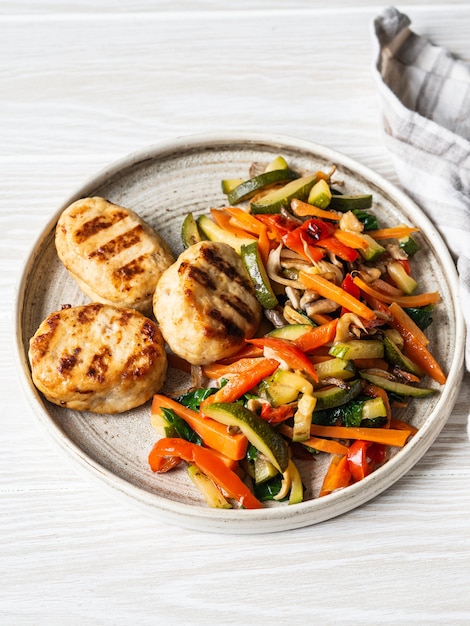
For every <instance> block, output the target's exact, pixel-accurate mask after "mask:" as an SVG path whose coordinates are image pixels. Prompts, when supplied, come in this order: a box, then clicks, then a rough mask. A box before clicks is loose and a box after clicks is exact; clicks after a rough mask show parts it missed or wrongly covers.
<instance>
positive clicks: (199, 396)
mask: <svg viewBox="0 0 470 626" xmlns="http://www.w3.org/2000/svg"><path fill="white" fill-rule="evenodd" d="M216 391H217V388H216V387H209V388H208V389H204V388H202V389H195V390H194V391H189V392H188V393H185V394H183V395H182V396H180V397H179V398H178V402H180V403H181V404H183V405H184V406H186V407H188V409H193V411H199V407H200V405H201V402H202V401H203V400H205V399H206V398H208V397H209V396H211V395H212V394H214V393H215V392H216Z"/></svg>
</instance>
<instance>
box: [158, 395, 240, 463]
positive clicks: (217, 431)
mask: <svg viewBox="0 0 470 626" xmlns="http://www.w3.org/2000/svg"><path fill="white" fill-rule="evenodd" d="M162 408H166V409H172V410H173V411H174V412H175V413H176V414H177V415H178V416H179V417H181V418H182V419H184V421H185V422H187V423H188V424H189V425H190V426H191V428H193V429H194V430H195V431H196V432H197V434H198V435H199V436H200V437H201V438H202V440H203V441H204V443H205V444H206V445H207V446H208V447H209V448H214V450H217V451H218V452H220V453H222V454H223V455H225V456H227V457H228V458H229V459H233V460H234V461H239V460H240V459H243V457H244V456H245V454H246V449H247V446H248V440H247V438H246V437H245V436H244V435H242V434H237V435H231V434H230V433H229V432H228V430H227V427H226V426H224V425H223V424H221V423H220V422H216V421H215V420H213V419H211V418H209V417H203V416H202V415H200V414H199V413H198V412H197V411H193V410H192V409H189V408H188V407H185V406H183V405H182V404H180V403H179V402H176V400H172V399H171V398H167V397H166V396H163V395H159V394H156V395H154V397H153V401H152V413H153V414H155V413H158V412H159V411H160V409H162Z"/></svg>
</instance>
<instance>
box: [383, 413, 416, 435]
mask: <svg viewBox="0 0 470 626" xmlns="http://www.w3.org/2000/svg"><path fill="white" fill-rule="evenodd" d="M390 427H391V428H395V430H408V431H409V432H410V434H411V435H416V433H417V432H418V429H417V428H415V427H414V426H412V425H411V424H408V423H407V422H403V421H402V420H399V419H397V418H396V417H392V419H391V421H390Z"/></svg>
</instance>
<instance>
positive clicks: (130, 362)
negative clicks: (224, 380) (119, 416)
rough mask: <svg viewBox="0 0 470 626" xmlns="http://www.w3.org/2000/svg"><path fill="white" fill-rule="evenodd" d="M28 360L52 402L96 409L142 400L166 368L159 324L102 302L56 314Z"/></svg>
mask: <svg viewBox="0 0 470 626" xmlns="http://www.w3.org/2000/svg"><path fill="white" fill-rule="evenodd" d="M29 360H30V364H31V369H32V378H33V382H34V384H35V385H36V387H37V388H38V389H39V390H40V391H41V392H42V393H43V394H44V396H45V397H46V398H47V399H48V400H49V401H50V402H53V403H54V404H57V405H59V406H63V407H67V408H69V409H75V410H77V411H92V412H94V413H121V412H123V411H127V410H129V409H132V408H135V407H137V406H139V405H141V404H143V403H144V402H146V401H147V400H149V399H150V398H151V397H152V395H153V394H154V393H156V392H157V391H159V390H160V389H161V387H162V385H163V383H164V379H165V375H166V371H167V358H166V353H165V346H164V342H163V338H162V335H161V333H160V330H159V329H158V326H157V325H156V324H155V323H154V322H153V321H152V320H150V319H148V318H147V317H145V316H144V315H143V314H141V313H140V312H138V311H135V310H134V309H127V308H121V307H114V306H110V305H104V304H99V303H93V304H88V305H84V306H77V307H68V308H63V309H62V310H60V311H56V312H54V313H51V314H50V315H49V316H48V317H47V318H46V319H45V320H44V322H42V324H41V325H40V326H39V328H38V330H37V331H36V333H35V335H34V336H33V337H32V339H31V341H30V348H29Z"/></svg>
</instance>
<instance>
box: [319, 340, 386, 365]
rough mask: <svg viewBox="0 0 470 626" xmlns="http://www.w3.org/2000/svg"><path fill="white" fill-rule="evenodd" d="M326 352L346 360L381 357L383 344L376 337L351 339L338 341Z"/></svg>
mask: <svg viewBox="0 0 470 626" xmlns="http://www.w3.org/2000/svg"><path fill="white" fill-rule="evenodd" d="M328 353H329V354H330V355H331V356H336V357H339V358H340V359H345V360H346V361H350V360H353V359H383V356H384V345H383V343H382V341H379V340H378V339H351V341H344V342H343V341H338V342H337V343H335V344H334V345H333V346H331V348H330V350H329V352H328Z"/></svg>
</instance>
